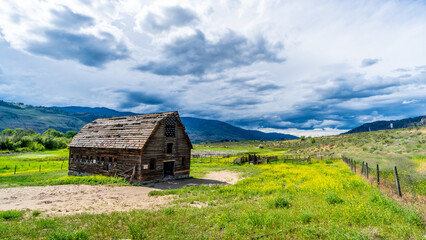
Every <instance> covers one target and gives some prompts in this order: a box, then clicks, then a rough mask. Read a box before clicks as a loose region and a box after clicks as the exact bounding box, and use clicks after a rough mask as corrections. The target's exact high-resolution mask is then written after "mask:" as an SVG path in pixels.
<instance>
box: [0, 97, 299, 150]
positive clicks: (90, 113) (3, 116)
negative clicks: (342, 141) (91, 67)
mask: <svg viewBox="0 0 426 240" xmlns="http://www.w3.org/2000/svg"><path fill="white" fill-rule="evenodd" d="M131 115H137V113H133V112H120V111H116V110H113V109H109V108H104V107H96V108H90V107H79V106H68V107H42V106H31V105H25V104H23V103H10V102H5V101H1V100H0V131H1V130H3V129H6V128H24V129H29V128H31V129H34V130H35V131H37V132H43V131H45V130H47V129H49V128H54V129H56V130H58V131H61V132H66V131H69V130H72V131H78V130H80V128H81V127H83V126H84V125H85V124H87V123H89V122H91V121H93V120H95V119H98V118H108V117H119V116H131ZM181 120H182V122H183V124H184V125H185V128H186V131H187V133H188V135H189V137H190V139H191V141H192V142H194V143H196V142H216V141H235V140H237V141H246V140H265V141H271V140H280V139H296V138H298V137H296V136H293V135H289V134H282V133H264V132H261V131H256V130H246V129H243V128H240V127H236V126H233V125H230V124H228V123H225V122H222V121H217V120H207V119H201V118H193V117H181Z"/></svg>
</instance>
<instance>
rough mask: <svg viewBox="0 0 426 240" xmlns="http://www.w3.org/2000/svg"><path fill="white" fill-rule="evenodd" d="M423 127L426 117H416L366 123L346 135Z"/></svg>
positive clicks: (425, 123)
mask: <svg viewBox="0 0 426 240" xmlns="http://www.w3.org/2000/svg"><path fill="white" fill-rule="evenodd" d="M423 125H426V115H425V116H419V117H414V118H405V119H401V120H391V121H376V122H371V123H365V124H363V125H361V126H359V127H357V128H354V129H352V130H350V131H348V132H346V133H358V132H369V131H378V130H385V129H395V128H407V127H416V126H423ZM346 133H345V134H346Z"/></svg>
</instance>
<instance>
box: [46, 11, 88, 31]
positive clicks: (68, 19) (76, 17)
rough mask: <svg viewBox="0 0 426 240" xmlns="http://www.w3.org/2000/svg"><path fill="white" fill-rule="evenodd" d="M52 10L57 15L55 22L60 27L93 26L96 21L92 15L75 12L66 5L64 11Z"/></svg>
mask: <svg viewBox="0 0 426 240" xmlns="http://www.w3.org/2000/svg"><path fill="white" fill-rule="evenodd" d="M51 12H52V14H53V15H54V16H55V20H54V21H53V24H55V25H56V26H57V27H60V28H64V29H73V28H80V27H86V26H92V25H93V24H94V23H95V21H94V19H93V18H92V17H89V16H86V15H82V14H78V13H74V12H73V11H72V10H71V9H69V8H68V7H65V6H64V10H62V11H57V10H51Z"/></svg>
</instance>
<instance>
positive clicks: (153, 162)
mask: <svg viewBox="0 0 426 240" xmlns="http://www.w3.org/2000/svg"><path fill="white" fill-rule="evenodd" d="M154 169H155V158H151V160H149V170H154Z"/></svg>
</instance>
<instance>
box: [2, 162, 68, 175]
mask: <svg viewBox="0 0 426 240" xmlns="http://www.w3.org/2000/svg"><path fill="white" fill-rule="evenodd" d="M63 169H68V158H67V157H48V158H46V159H43V160H39V159H37V160H34V159H31V158H30V159H19V160H2V161H0V176H2V175H10V174H20V173H30V172H42V171H45V170H48V171H51V170H63Z"/></svg>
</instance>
